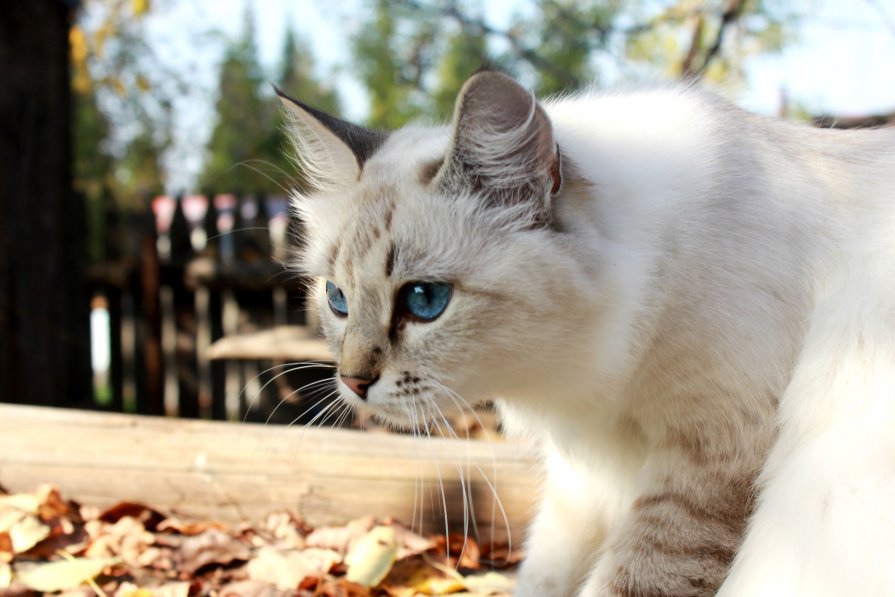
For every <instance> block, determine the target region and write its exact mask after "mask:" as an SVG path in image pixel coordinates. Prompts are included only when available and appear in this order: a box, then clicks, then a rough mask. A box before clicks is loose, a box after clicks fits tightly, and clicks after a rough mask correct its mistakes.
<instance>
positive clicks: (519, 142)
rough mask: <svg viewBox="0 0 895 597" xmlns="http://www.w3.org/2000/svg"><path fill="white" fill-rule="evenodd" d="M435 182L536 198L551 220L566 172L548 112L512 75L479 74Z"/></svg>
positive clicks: (461, 104) (462, 98) (469, 86)
mask: <svg viewBox="0 0 895 597" xmlns="http://www.w3.org/2000/svg"><path fill="white" fill-rule="evenodd" d="M435 182H436V184H440V185H441V186H442V188H444V189H446V190H448V191H449V192H462V191H463V190H472V191H474V192H480V193H483V194H484V195H486V196H487V197H489V198H490V199H493V200H494V201H496V202H497V203H500V204H517V203H519V202H534V204H535V207H537V208H538V209H542V210H543V216H545V217H546V218H547V220H546V221H549V220H550V219H551V218H550V199H551V197H552V195H554V194H556V193H557V192H559V190H560V188H561V185H562V175H561V168H560V155H559V149H558V147H557V146H556V142H555V141H554V138H553V127H552V125H551V124H550V119H549V118H548V116H547V114H546V112H544V109H543V108H542V107H541V106H540V104H538V102H537V100H536V99H535V98H534V96H533V95H532V94H531V93H530V92H529V91H527V90H526V89H525V88H523V87H522V86H520V85H519V84H518V83H516V82H515V81H514V80H513V79H511V78H510V77H508V76H506V75H504V74H502V73H499V72H495V71H485V72H481V73H478V74H476V75H474V76H473V77H471V78H470V79H469V80H468V81H467V82H466V83H465V84H464V85H463V88H462V89H461V90H460V95H459V96H458V98H457V102H456V104H455V106H454V119H453V134H452V139H451V144H450V148H449V150H448V155H447V157H446V158H445V161H444V163H443V164H442V166H441V169H440V171H439V173H438V175H437V178H436V181H435Z"/></svg>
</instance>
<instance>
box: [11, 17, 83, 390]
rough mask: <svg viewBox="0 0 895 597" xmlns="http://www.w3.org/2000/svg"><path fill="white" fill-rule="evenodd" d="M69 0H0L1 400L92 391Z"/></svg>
mask: <svg viewBox="0 0 895 597" xmlns="http://www.w3.org/2000/svg"><path fill="white" fill-rule="evenodd" d="M76 4H77V2H75V1H74V0H68V1H65V0H27V1H19V0H16V1H13V2H3V3H2V5H0V80H2V84H0V400H2V401H8V402H23V403H31V404H44V405H54V404H58V405H61V404H73V403H78V402H81V401H83V400H85V399H87V398H89V396H90V391H91V390H90V350H89V348H90V342H89V329H90V328H89V316H88V313H89V311H88V302H87V301H88V297H87V296H86V290H85V283H84V265H85V263H84V262H85V258H86V243H85V238H86V230H85V217H84V205H83V200H82V198H80V197H78V196H76V195H75V193H74V191H73V190H72V171H71V158H72V150H71V128H70V122H71V97H70V96H71V92H70V87H69V67H68V65H69V44H68V35H69V25H70V18H71V17H72V11H73V7H74V5H76Z"/></svg>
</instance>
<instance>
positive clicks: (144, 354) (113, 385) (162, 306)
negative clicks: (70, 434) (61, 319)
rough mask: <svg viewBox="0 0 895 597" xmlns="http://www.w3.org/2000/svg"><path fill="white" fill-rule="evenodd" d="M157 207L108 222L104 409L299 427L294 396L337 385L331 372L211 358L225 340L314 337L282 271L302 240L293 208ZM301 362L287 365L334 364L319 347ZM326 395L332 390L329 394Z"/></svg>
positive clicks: (96, 292)
mask: <svg viewBox="0 0 895 597" xmlns="http://www.w3.org/2000/svg"><path fill="white" fill-rule="evenodd" d="M148 203H149V205H148V206H147V209H146V211H145V212H144V213H142V214H139V213H138V214H133V215H130V216H128V217H126V218H118V217H116V216H115V214H114V213H112V212H110V213H109V214H107V216H106V221H105V223H104V225H103V226H102V228H103V229H104V230H105V231H107V238H108V242H107V243H106V244H107V245H108V247H109V251H108V253H109V255H110V258H109V259H107V260H105V261H103V262H101V263H98V264H96V265H94V266H92V267H91V268H90V269H89V272H88V278H89V280H90V290H91V293H92V296H93V299H94V300H93V306H94V308H98V309H100V311H101V312H103V313H107V314H108V316H107V319H106V320H104V321H101V322H100V325H99V328H100V329H99V341H100V343H104V342H106V341H107V342H108V371H107V374H106V375H104V376H101V377H100V378H99V379H98V382H97V393H96V401H97V405H96V406H100V407H102V408H105V409H108V410H113V411H121V412H135V413H141V414H153V415H173V416H181V417H192V418H196V417H200V418H211V419H219V420H226V419H231V420H232V419H245V418H248V419H253V420H259V419H260V420H266V419H267V418H268V417H269V416H270V415H271V413H274V418H275V419H276V420H278V421H280V422H283V421H292V420H293V419H295V418H298V417H299V415H300V414H301V412H302V411H301V410H298V407H299V403H300V402H301V400H300V399H299V398H300V393H299V394H294V390H295V389H296V388H301V387H302V386H304V385H306V384H308V383H310V382H313V381H317V380H321V379H323V378H324V377H331V373H330V372H329V370H328V369H326V368H323V367H314V368H310V369H305V370H303V371H295V372H288V373H285V374H283V375H279V374H280V373H283V372H284V368H283V366H282V365H283V364H284V363H283V362H279V363H278V361H279V359H277V360H274V359H272V358H264V355H263V354H261V355H258V354H249V355H245V358H242V357H241V355H240V354H239V353H238V352H235V353H234V351H233V350H231V351H229V353H228V354H222V355H221V354H219V355H218V356H219V358H217V359H213V358H210V356H213V350H211V349H212V346H213V345H214V343H215V342H218V341H220V340H221V339H222V338H224V337H225V336H227V337H228V338H230V339H232V338H238V337H240V336H245V335H246V334H252V333H257V332H259V331H260V330H271V329H277V328H283V327H284V326H292V327H289V328H287V329H289V330H292V331H293V335H294V331H295V330H302V329H305V328H299V327H295V326H305V325H306V324H307V321H306V319H305V308H304V299H303V297H304V287H305V284H304V281H303V280H301V279H299V278H298V277H297V276H296V275H295V274H294V273H292V272H290V271H289V270H288V269H287V267H286V266H284V265H283V264H284V263H285V261H286V260H287V259H288V252H289V250H290V249H289V245H290V235H291V236H292V237H294V236H295V232H296V230H295V226H296V224H295V223H294V222H293V221H291V220H290V217H289V213H288V209H287V200H286V198H285V197H272V198H267V197H251V196H237V195H232V194H218V195H213V196H202V195H191V196H180V197H170V196H159V197H154V198H152V199H151V201H149V202H148ZM103 310H104V311H103ZM105 321H107V322H108V323H107V324H106V323H105ZM103 328H105V329H107V332H106V331H105V329H103ZM106 333H107V335H105V334H106ZM95 341H96V339H95ZM313 342H314V341H313V340H312V343H313ZM218 352H220V351H218ZM291 356H292V359H286V358H285V355H284V356H283V359H282V361H287V360H293V359H307V358H314V359H315V360H317V361H323V360H326V352H325V350H324V351H322V352H321V350H319V349H317V350H311V351H310V352H309V353H308V354H306V355H301V354H295V355H291ZM278 364H279V365H280V366H278ZM315 387H316V388H318V389H319V390H321V392H322V391H324V390H325V388H326V384H325V383H324V382H321V383H320V384H317V385H316V386H315ZM311 394H312V396H313V395H315V394H314V393H311ZM290 398H291V399H290ZM283 400H285V401H286V402H285V403H284V405H281V406H279V407H278V405H280V402H281V401H283ZM325 406H326V401H325V400H324V402H322V403H321V404H320V405H318V406H317V407H316V408H312V409H311V411H310V412H308V413H307V414H305V415H304V416H303V417H301V418H302V419H303V420H304V421H307V420H309V419H310V418H312V417H313V416H315V415H316V414H319V412H320V411H321V409H322V408H323V407H325Z"/></svg>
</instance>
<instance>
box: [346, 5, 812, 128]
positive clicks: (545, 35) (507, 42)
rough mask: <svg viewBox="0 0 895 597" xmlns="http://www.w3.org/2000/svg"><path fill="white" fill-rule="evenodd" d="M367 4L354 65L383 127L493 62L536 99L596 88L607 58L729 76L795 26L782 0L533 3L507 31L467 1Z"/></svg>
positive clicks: (414, 113)
mask: <svg viewBox="0 0 895 597" xmlns="http://www.w3.org/2000/svg"><path fill="white" fill-rule="evenodd" d="M368 9H369V12H368V17H367V18H368V21H367V22H366V23H364V25H363V26H362V27H361V30H360V31H361V32H360V33H359V34H358V35H357V36H356V37H355V38H354V51H355V52H354V53H355V66H356V68H357V71H358V73H359V74H360V78H361V80H362V81H363V82H364V84H365V85H366V87H367V90H368V92H369V94H370V98H371V99H370V123H371V124H373V125H375V126H380V127H385V128H393V127H397V126H400V125H402V124H404V123H405V122H406V121H407V120H410V119H412V118H416V117H435V118H439V119H443V118H445V117H446V116H447V115H449V114H450V109H451V103H452V100H453V98H454V97H455V95H456V92H457V91H458V90H459V87H460V85H461V84H462V81H463V80H465V78H466V77H468V76H469V75H470V74H472V73H473V72H475V71H476V70H478V68H479V67H480V66H481V65H482V64H488V63H497V64H499V65H500V67H501V68H503V69H504V70H507V71H509V72H511V73H517V74H519V73H521V74H522V75H523V78H525V75H533V78H534V81H533V83H534V84H533V87H534V88H535V91H536V92H537V93H538V94H540V95H549V94H554V93H559V92H564V91H569V90H573V89H575V88H578V87H580V86H581V85H583V84H591V83H596V84H599V83H600V80H601V78H602V73H601V72H600V68H599V66H600V65H601V64H605V63H607V62H614V63H615V64H616V65H618V66H619V67H621V68H620V69H619V72H618V74H619V75H620V76H621V77H622V78H630V77H638V76H644V75H646V76H649V77H651V78H652V77H654V76H656V75H657V74H659V73H661V74H664V75H665V76H667V77H681V76H682V77H686V78H709V79H712V80H717V79H723V80H724V81H725V82H730V81H732V82H734V83H736V82H737V81H739V80H741V78H742V73H743V60H744V59H745V58H746V57H747V56H749V55H752V54H756V53H763V52H772V51H777V50H779V49H780V48H782V47H783V45H784V44H785V43H787V42H788V41H789V38H790V34H789V31H790V29H791V25H792V24H793V23H794V21H795V19H794V18H793V14H794V13H793V9H792V7H791V5H787V4H786V3H784V2H783V1H782V0H664V1H660V2H655V1H650V0H577V1H576V0H540V1H539V2H537V3H535V5H534V6H532V7H530V9H529V10H523V11H521V12H519V13H517V14H516V15H515V16H514V18H513V20H512V23H511V24H510V25H509V26H507V27H500V26H497V25H494V24H492V23H489V22H488V21H487V20H486V19H485V18H484V17H483V16H482V11H481V9H475V8H473V7H472V5H471V3H470V4H467V3H465V2H463V1H462V0H452V1H448V2H444V1H442V0H371V1H370V2H369V4H368ZM494 48H498V51H499V53H497V52H495V50H494ZM489 56H490V57H491V59H490V60H489V59H488V57H489ZM429 97H431V98H433V99H432V100H428V101H427V100H426V99H425V98H429Z"/></svg>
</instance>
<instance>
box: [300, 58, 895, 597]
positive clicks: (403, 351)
mask: <svg viewBox="0 0 895 597" xmlns="http://www.w3.org/2000/svg"><path fill="white" fill-rule="evenodd" d="M284 100H285V101H284V104H285V105H286V106H287V108H288V110H289V113H290V114H291V115H292V120H293V123H294V133H293V136H294V140H295V143H296V150H297V151H296V153H297V157H298V159H299V160H300V163H301V165H302V167H303V168H304V169H305V171H306V172H308V173H310V178H311V180H312V181H313V182H314V184H315V185H316V191H314V192H313V193H310V194H308V195H307V196H296V197H295V207H296V209H297V210H298V212H299V214H300V215H301V217H302V219H303V221H304V223H305V227H306V233H307V238H306V247H305V248H304V250H303V252H302V255H301V257H300V268H301V270H302V271H303V272H304V273H305V274H307V275H310V276H313V277H315V278H316V279H318V281H319V282H318V284H317V288H316V294H317V296H318V297H319V301H320V305H321V307H320V308H321V315H322V320H323V323H324V328H325V331H326V334H327V337H328V338H329V341H330V343H331V344H332V347H333V350H334V351H335V354H337V355H338V360H339V373H340V376H341V377H340V380H341V381H340V382H339V387H340V390H341V393H342V397H343V398H344V399H345V400H346V401H348V402H350V403H352V404H354V405H355V406H357V407H358V408H362V409H368V410H373V411H375V412H376V413H379V414H380V415H382V416H383V417H385V418H387V419H390V420H392V421H397V422H404V423H407V422H411V423H412V422H418V421H420V420H423V419H430V418H433V417H437V416H438V414H439V412H440V411H443V410H445V409H448V408H452V407H457V406H459V405H461V404H462V405H466V404H476V403H480V402H482V401H486V400H491V399H497V401H498V404H499V407H500V410H501V412H502V415H503V417H504V423H505V425H506V426H507V427H508V428H509V430H510V431H511V432H512V433H514V434H517V435H521V436H525V437H528V438H531V439H533V440H535V441H536V442H538V444H539V445H540V447H541V449H542V450H543V454H544V458H545V459H546V462H547V471H548V473H547V478H546V479H545V482H544V486H543V487H544V490H543V499H542V502H541V505H540V510H539V513H538V514H537V517H536V520H535V521H534V524H533V527H532V529H531V533H530V539H529V542H528V556H527V559H526V561H525V563H524V564H523V567H522V569H521V572H520V578H519V585H518V589H517V593H516V594H517V595H518V596H520V597H522V596H525V597H529V596H530V597H534V596H538V597H545V596H556V597H567V596H570V595H579V596H581V597H593V596H597V595H599V596H604V595H624V596H635V595H638V596H648V595H650V596H651V595H667V596H682V595H711V594H715V593H716V591H717V592H718V594H719V595H723V596H725V597H731V596H736V597H742V596H762V597H767V596H774V595H781V596H783V595H786V596H789V595H810V596H825V595H829V596H844V595H861V596H864V595H895V130H892V129H888V130H879V131H869V132H841V131H829V130H817V129H813V128H809V127H804V126H793V125H789V124H786V123H782V122H776V121H773V120H771V119H769V118H765V117H760V116H756V115H752V114H749V113H746V112H743V111H741V110H739V109H737V108H735V107H734V106H732V105H730V104H729V103H727V102H726V101H723V100H721V99H719V98H717V97H715V96H713V95H711V94H709V93H706V92H704V91H701V90H699V89H697V88H691V87H675V88H657V89H649V90H645V91H637V92H633V93H621V94H605V95H604V94H599V93H595V92H584V93H581V94H578V95H574V96H569V97H563V98H559V99H556V100H549V101H546V102H545V103H544V104H543V106H542V105H540V104H539V103H538V102H536V101H535V100H534V98H533V97H532V96H531V94H530V93H528V92H527V91H525V90H524V89H523V88H522V87H520V86H519V85H517V84H516V83H515V82H514V81H512V80H511V79H509V78H508V77H506V76H504V75H502V74H499V73H494V72H483V73H479V74H478V75H476V76H474V77H472V78H471V79H470V80H469V81H468V82H467V83H466V85H465V86H464V88H463V90H462V91H461V93H460V96H459V98H458V100H457V104H456V108H455V113H454V119H453V123H452V125H451V126H449V127H424V126H410V127H407V128H404V129H402V130H399V131H397V132H394V133H391V134H385V133H377V132H372V131H368V130H366V129H362V128H360V127H356V126H354V125H351V124H348V123H345V122H343V121H340V120H337V119H334V118H332V117H330V116H327V115H326V114H323V113H321V112H319V111H317V110H314V109H313V108H311V107H308V106H305V105H303V104H301V103H300V102H296V101H295V100H290V99H289V98H287V97H285V96H284ZM461 397H462V398H461Z"/></svg>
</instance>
